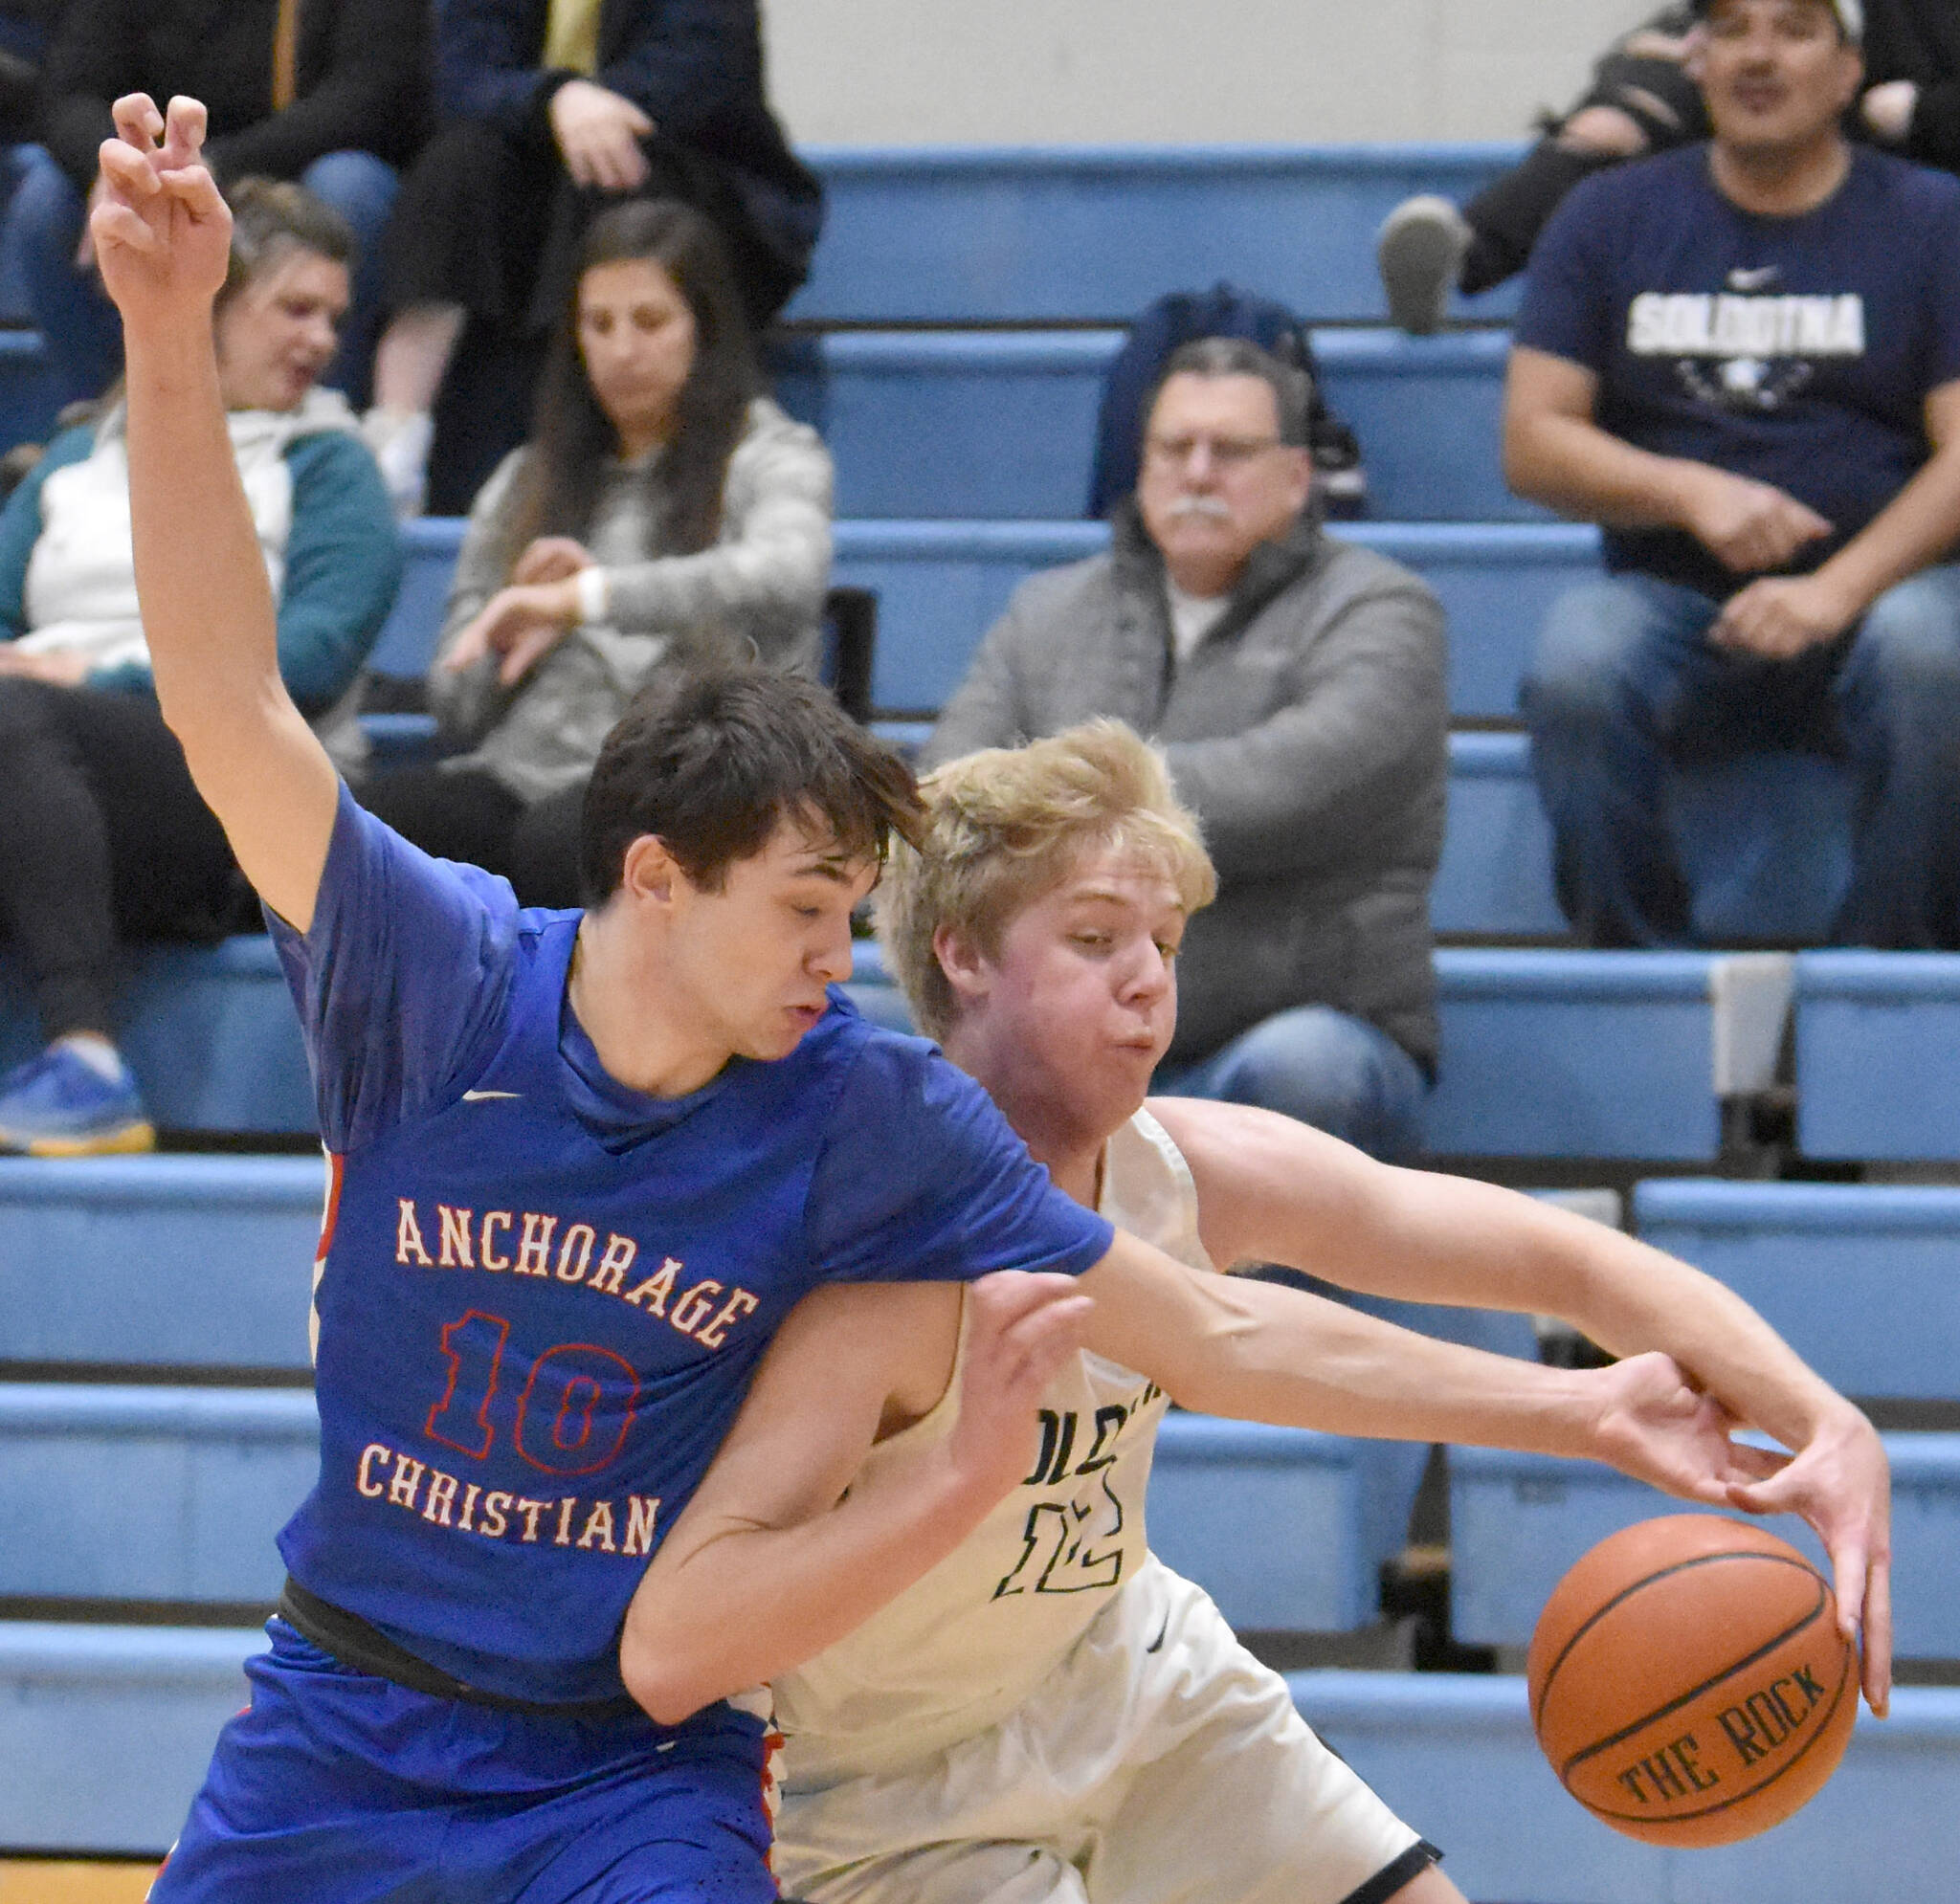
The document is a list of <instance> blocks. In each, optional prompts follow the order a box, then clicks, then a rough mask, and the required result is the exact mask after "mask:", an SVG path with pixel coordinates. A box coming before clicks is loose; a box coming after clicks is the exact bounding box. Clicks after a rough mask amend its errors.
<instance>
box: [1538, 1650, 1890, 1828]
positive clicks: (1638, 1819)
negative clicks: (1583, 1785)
mask: <svg viewBox="0 0 1960 1904" xmlns="http://www.w3.org/2000/svg"><path fill="white" fill-rule="evenodd" d="M1850 1673H1851V1651H1850V1649H1849V1648H1848V1647H1847V1648H1846V1649H1845V1656H1844V1660H1843V1663H1842V1664H1841V1666H1840V1667H1839V1669H1838V1688H1837V1691H1836V1692H1835V1693H1834V1694H1832V1696H1831V1705H1830V1709H1829V1711H1827V1712H1826V1713H1825V1715H1824V1717H1823V1721H1822V1723H1821V1724H1819V1725H1818V1727H1817V1729H1816V1731H1815V1732H1814V1733H1812V1734H1811V1736H1810V1737H1809V1738H1807V1739H1805V1740H1804V1742H1803V1743H1802V1744H1801V1745H1799V1746H1798V1747H1797V1748H1796V1750H1795V1751H1794V1752H1793V1754H1792V1755H1791V1757H1790V1761H1789V1763H1788V1764H1784V1765H1779V1766H1778V1767H1777V1768H1776V1770H1775V1771H1773V1772H1771V1774H1770V1776H1769V1777H1768V1778H1767V1779H1765V1780H1764V1781H1763V1782H1762V1783H1761V1784H1759V1785H1751V1786H1750V1787H1749V1788H1748V1791H1746V1792H1737V1793H1736V1794H1735V1795H1734V1796H1733V1797H1732V1798H1725V1799H1723V1800H1721V1801H1719V1802H1718V1803H1717V1804H1704V1806H1703V1807H1702V1808H1701V1810H1699V1811H1670V1812H1668V1813H1666V1814H1665V1815H1664V1816H1662V1817H1659V1818H1657V1817H1656V1816H1655V1815H1654V1813H1652V1812H1651V1811H1608V1810H1607V1809H1606V1807H1605V1806H1604V1805H1598V1804H1593V1802H1592V1801H1591V1800H1590V1799H1583V1798H1579V1794H1578V1793H1577V1792H1574V1791H1572V1789H1571V1787H1570V1785H1568V1786H1566V1789H1567V1791H1569V1792H1571V1796H1572V1797H1573V1798H1577V1799H1579V1803H1580V1804H1583V1805H1584V1806H1585V1807H1586V1809H1587V1810H1588V1811H1590V1812H1591V1813H1592V1814H1593V1816H1594V1817H1595V1818H1600V1819H1609V1818H1617V1819H1620V1820H1623V1821H1624V1822H1625V1823H1627V1824H1630V1825H1685V1824H1687V1823H1688V1822H1689V1821H1690V1820H1692V1819H1697V1818H1712V1817H1713V1816H1714V1815H1715V1813H1717V1812H1718V1811H1726V1810H1727V1809H1728V1808H1729V1806H1730V1805H1732V1804H1745V1803H1746V1802H1747V1801H1748V1800H1749V1799H1752V1798H1760V1797H1761V1796H1762V1794H1763V1793H1764V1792H1766V1791H1768V1790H1769V1789H1770V1787H1771V1785H1773V1784H1774V1783H1775V1782H1776V1781H1777V1780H1778V1779H1780V1778H1782V1777H1783V1775H1784V1774H1785V1773H1786V1772H1789V1771H1791V1770H1793V1768H1794V1767H1795V1766H1796V1765H1798V1764H1799V1763H1801V1761H1802V1760H1803V1756H1804V1754H1805V1753H1807V1752H1808V1751H1809V1750H1810V1749H1811V1747H1812V1746H1814V1745H1815V1743H1816V1742H1817V1740H1818V1739H1820V1738H1823V1736H1824V1735H1825V1734H1826V1733H1827V1732H1829V1731H1830V1729H1831V1721H1832V1719H1833V1718H1835V1717H1836V1716H1837V1714H1838V1707H1839V1706H1841V1705H1842V1704H1843V1703H1844V1682H1845V1680H1846V1679H1847V1678H1848V1677H1849V1676H1850Z"/></svg>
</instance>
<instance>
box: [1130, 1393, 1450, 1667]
mask: <svg viewBox="0 0 1960 1904" xmlns="http://www.w3.org/2000/svg"><path fill="white" fill-rule="evenodd" d="M1421 1458H1422V1457H1421V1455H1420V1454H1418V1458H1417V1463H1416V1465H1417V1466H1418V1467H1419V1462H1420V1459H1421ZM1410 1466H1411V1464H1410V1461H1409V1459H1408V1456H1407V1453H1406V1451H1405V1450H1403V1449H1402V1448H1401V1447H1400V1446H1398V1445H1397V1444H1394V1443H1384V1442H1367V1441H1348V1440H1344V1439H1343V1438H1341V1437H1340V1436H1337V1435H1327V1434H1312V1433H1309V1432H1308V1431H1307V1430H1305V1429H1303V1428H1270V1427H1267V1426H1266V1425H1264V1424H1263V1423H1259V1422H1228V1421H1217V1420H1214V1419H1213V1418H1212V1417H1211V1416H1208V1415H1186V1414H1177V1413H1172V1414H1171V1415H1169V1416H1168V1417H1167V1418H1166V1420H1165V1422H1164V1427H1163V1429H1162V1432H1161V1433H1160V1434H1159V1436H1158V1440H1157V1452H1156V1459H1155V1461H1154V1463H1153V1465H1152V1468H1151V1473H1150V1499H1149V1528H1150V1545H1151V1547H1152V1549H1153V1550H1154V1551H1155V1552H1156V1553H1157V1554H1158V1555H1160V1556H1161V1557H1162V1558H1163V1560H1164V1561H1166V1562H1167V1563H1168V1564H1169V1565H1170V1566H1172V1567H1175V1568H1176V1569H1177V1571H1178V1572H1179V1573H1182V1574H1185V1575H1187V1576H1188V1577H1189V1578H1191V1579H1192V1580H1194V1581H1196V1582H1197V1583H1198V1584H1199V1585H1200V1586H1202V1587H1203V1588H1204V1589H1205V1591H1206V1592H1207V1593H1209V1594H1210V1595H1211V1596H1212V1598H1213V1599H1214V1600H1215V1601H1216V1602H1217V1603H1218V1606H1219V1608H1220V1610H1221V1611H1222V1612H1223V1613H1224V1615H1225V1617H1226V1618H1227V1619H1228V1620H1230V1621H1231V1622H1232V1624H1233V1625H1234V1626H1236V1627H1243V1628H1245V1629H1246V1630H1247V1631H1260V1630H1267V1631H1289V1632H1350V1631H1352V1630H1354V1629H1355V1628H1357V1627H1365V1626H1368V1625H1370V1624H1371V1623H1372V1622H1373V1620H1374V1619H1375V1616H1376V1607H1377V1603H1378V1600H1379V1597H1380V1588H1379V1575H1380V1569H1381V1564H1382V1562H1383V1561H1385V1560H1387V1559H1388V1558H1389V1557H1390V1556H1391V1555H1392V1554H1396V1553H1399V1552H1400V1551H1401V1547H1402V1541H1403V1538H1404V1536H1405V1534H1406V1531H1407V1525H1408V1506H1409V1499H1408V1495H1409V1487H1408V1484H1407V1483H1408V1475H1407V1474H1406V1472H1405V1471H1407V1470H1408V1469H1409V1468H1410Z"/></svg>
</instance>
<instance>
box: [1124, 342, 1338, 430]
mask: <svg viewBox="0 0 1960 1904" xmlns="http://www.w3.org/2000/svg"><path fill="white" fill-rule="evenodd" d="M1173 377H1257V378H1258V380H1259V381H1260V382H1261V383H1262V384H1265V385H1267V386H1268V387H1270V388H1271V390H1272V392H1273V408H1274V410H1275V411H1276V412H1277V413H1278V415H1279V419H1280V441H1281V442H1282V443H1290V444H1292V445H1293V446H1294V447H1295V448H1296V449H1304V448H1306V445H1307V440H1308V439H1307V426H1308V424H1309V423H1310V422H1311V421H1312V417H1313V379H1312V378H1311V377H1309V376H1308V375H1307V374H1306V372H1305V371H1304V370H1303V369H1300V368H1299V367H1298V366H1297V365H1292V364H1282V363H1281V361H1280V359H1279V358H1277V357H1275V356H1274V355H1273V353H1272V352H1271V351H1270V350H1266V349H1264V348H1262V347H1261V346H1260V345H1258V344H1257V343H1252V342H1251V341H1250V340H1249V339H1247V338H1242V337H1201V338H1198V339H1197V340H1195V341H1194V342H1193V343H1182V344H1179V345H1178V347H1177V348H1176V349H1175V350H1173V351H1172V352H1171V353H1170V355H1169V357H1168V358H1167V359H1166V360H1165V363H1164V367H1163V369H1162V370H1160V371H1159V372H1158V373H1157V381H1156V382H1155V383H1154V384H1152V385H1151V386H1150V394H1149V397H1148V399H1147V401H1146V402H1145V404H1144V407H1143V410H1142V411H1141V415H1142V418H1143V428H1144V429H1145V430H1147V429H1148V428H1149V427H1150V412H1151V411H1152V410H1155V409H1156V408H1157V399H1158V398H1159V397H1160V396H1162V395H1163V394H1164V386H1165V385H1166V384H1168V383H1169V381H1170V380H1171V378H1173Z"/></svg>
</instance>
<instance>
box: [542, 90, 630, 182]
mask: <svg viewBox="0 0 1960 1904" xmlns="http://www.w3.org/2000/svg"><path fill="white" fill-rule="evenodd" d="M653 129H654V122H653V121H652V120H650V119H649V118H648V117H647V116H646V114H645V113H643V112H641V111H640V109H639V108H638V107H637V106H636V105H635V104H634V102H633V101H632V100H629V99H628V98H626V96H625V95H624V94H623V93H615V92H612V90H611V89H610V88H608V87H605V86H597V85H594V84H593V83H592V81H591V80H590V79H568V80H567V81H566V82H565V84H564V85H562V86H560V87H559V89H558V90H557V91H556V92H555V93H553V94H552V95H551V135H552V137H553V138H554V139H556V140H557V141H558V150H559V152H560V153H561V154H562V155H563V157H564V159H565V169H566V170H567V171H568V172H569V173H570V174H571V176H572V181H573V183H574V184H577V185H582V186H592V187H596V188H598V189H599V190H601V191H633V190H635V189H636V188H638V187H640V186H642V185H644V184H645V183H646V176H647V160H646V154H645V153H644V152H642V151H641V150H640V149H639V142H640V141H641V140H642V139H644V138H646V137H647V136H648V135H649V134H650V133H651V132H652V131H653Z"/></svg>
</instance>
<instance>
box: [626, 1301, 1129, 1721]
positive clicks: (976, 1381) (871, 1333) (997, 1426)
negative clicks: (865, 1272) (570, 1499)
mask: <svg viewBox="0 0 1960 1904" xmlns="http://www.w3.org/2000/svg"><path fill="white" fill-rule="evenodd" d="M968 1299H969V1307H970V1312H971V1314H970V1320H969V1325H968V1334H967V1356H966V1363H965V1371H964V1374H963V1376H962V1378H961V1384H962V1385H961V1390H960V1415H959V1421H958V1423H957V1425H956V1426H955V1428H953V1430H952V1432H951V1433H950V1434H949V1435H948V1436H947V1438H946V1439H945V1440H944V1441H941V1442H937V1443H933V1444H931V1445H929V1446H927V1447H925V1448H924V1449H922V1450H920V1452H919V1453H918V1454H917V1455H916V1456H913V1457H911V1458H909V1459H907V1460H905V1461H903V1462H894V1463H893V1464H892V1465H891V1466H890V1467H889V1468H887V1469H885V1470H883V1471H881V1472H880V1473H878V1474H877V1475H875V1476H874V1477H873V1478H872V1479H870V1480H868V1481H865V1482H862V1483H859V1484H858V1485H856V1486H854V1485H853V1482H854V1481H855V1480H856V1478H857V1472H858V1469H859V1467H860V1466H861V1465H862V1463H863V1460H864V1456H865V1454H866V1452H867V1451H868V1450H870V1448H871V1445H872V1443H873V1441H874V1440H876V1439H877V1437H878V1433H879V1430H880V1422H881V1421H882V1419H883V1418H884V1416H885V1414H886V1411H887V1407H888V1405H889V1404H890V1403H891V1402H892V1401H893V1398H894V1397H895V1395H899V1394H902V1392H904V1390H905V1388H906V1386H907V1385H908V1383H909V1382H911V1381H914V1380H916V1378H913V1377H912V1376H911V1375H910V1371H911V1370H912V1369H914V1368H916V1367H917V1366H918V1364H919V1362H920V1360H921V1350H922V1347H923V1349H924V1362H925V1364H926V1365H927V1367H928V1369H930V1368H931V1367H933V1366H935V1365H936V1369H937V1384H936V1385H935V1384H933V1383H932V1382H931V1380H930V1379H928V1382H927V1389H926V1392H924V1393H921V1394H920V1395H919V1396H918V1398H917V1400H916V1401H915V1403H914V1404H913V1406H912V1407H911V1409H910V1410H909V1412H911V1413H913V1414H922V1413H924V1411H925V1409H926V1408H928V1407H930V1406H931V1405H932V1403H933V1401H934V1400H936V1399H937V1390H938V1386H943V1385H944V1383H945V1379H946V1374H947V1370H948V1369H949V1368H950V1367H951V1365H952V1359H953V1348H954V1345H955V1343H956V1341H957V1339H958V1333H959V1326H960V1286H959V1285H958V1284H956V1283H896V1284H838V1285H833V1286H831V1287H829V1288H826V1289H821V1290H818V1291H817V1292H816V1293H815V1294H814V1295H809V1296H806V1297H805V1298H804V1300H803V1301H802V1302H801V1303H800V1304H799V1305H798V1306H797V1308H796V1309H795V1311H794V1312H793V1313H792V1314H791V1317H790V1318H789V1320H788V1321H787V1322H785V1323H784V1325H783V1327H782V1328H781V1329H780V1330H779V1331H778V1332H777V1335H776V1338H775V1340H774V1341H773V1342H771V1343H770V1345H769V1350H768V1355H767V1356H766V1357H765V1358H764V1361H763V1364H762V1367H761V1369H760V1371H759V1372H758V1374H757V1376H756V1379H755V1382H754V1384H753V1385H752V1386H751V1388H750V1389H749V1392H748V1396H747V1399H746V1401H745V1402H744V1404H743V1406H742V1413H741V1414H740V1416H739V1417H738V1418H737V1420H736V1423H735V1426H734V1428H731V1429H730V1430H729V1433H728V1438H727V1439H726V1440H725V1441H724V1443H723V1444H722V1447H721V1450H720V1451H719V1452H718V1453H717V1454H716V1456H715V1459H714V1464H713V1466H711V1467H710V1468H709V1470H708V1472H707V1475H706V1477H705V1478H704V1479H703V1480H702V1485H701V1487H700V1488H699V1489H698V1490H697V1491H696V1493H695V1495H694V1498H693V1499H692V1500H691V1501H690V1502H689V1503H688V1505H687V1508H686V1510H685V1511H684V1512H683V1513H682V1514H681V1516H680V1518H679V1520H677V1521H676V1522H675V1523H674V1526H673V1529H672V1531H671V1532H670V1533H669V1534H668V1535H667V1538H666V1539H665V1540H663V1541H662V1542H661V1544H660V1548H659V1551H658V1552H657V1554H656V1555H655V1556H654V1559H653V1561H652V1562H651V1563H650V1564H649V1566H648V1568H647V1572H646V1576H645V1578H644V1579H643V1580H642V1581H641V1583H640V1587H639V1591H638V1592H637V1593H636V1594H635V1596H634V1600H633V1604H632V1605H631V1606H630V1607H629V1608H628V1609H627V1615H626V1625H625V1628H624V1631H623V1632H622V1634H621V1636H620V1643H619V1666H620V1673H621V1676H622V1677H623V1678H624V1679H625V1681H626V1686H627V1690H628V1691H629V1692H630V1693H632V1694H633V1695H634V1697H635V1699H637V1700H638V1701H639V1703H640V1704H641V1706H643V1707H644V1708H645V1709H646V1711H647V1712H648V1713H649V1714H651V1715H652V1716H653V1717H654V1718H656V1719H657V1720H658V1721H660V1722H661V1723H662V1724H668V1725H672V1724H678V1723H679V1721H680V1720H681V1719H683V1718H685V1717H686V1716H688V1714H690V1713H693V1712H697V1711H699V1710H700V1709H701V1708H702V1706H704V1705H706V1704H708V1703H709V1701H710V1700H713V1699H718V1698H725V1697H726V1696H728V1695H729V1694H732V1693H738V1692H741V1691H744V1690H745V1689H746V1688H748V1687H751V1686H758V1685H761V1684H763V1683H765V1682H766V1681H768V1680H769V1679H772V1678H774V1677H776V1676H777V1675H778V1674H781V1673H784V1672H790V1671H791V1669H792V1668H794V1667H797V1666H800V1665H801V1664H802V1663H803V1662H804V1661H805V1660H807V1659H811V1658H813V1657H814V1656H815V1655H816V1654H817V1653H819V1652H821V1651H822V1650H823V1649H825V1648H826V1647H828V1646H831V1645H834V1644H835V1642H836V1641H838V1640H840V1639H842V1638H843V1637H844V1635H845V1634H847V1633H849V1632H850V1631H851V1630H852V1629H853V1628H854V1627H858V1626H860V1625H862V1623H863V1622H864V1621H865V1620H867V1619H869V1618H870V1617H871V1615H872V1614H873V1613H875V1612H877V1611H878V1609H879V1608H880V1606H882V1605H885V1603H886V1602H887V1601H890V1600H892V1599H895V1598H896V1597H897V1596H898V1595H899V1594H900V1593H902V1592H903V1591H904V1589H905V1588H906V1587H908V1586H910V1585H911V1584H912V1583H913V1582H914V1581H916V1580H918V1579H920V1578H921V1577H922V1576H923V1575H924V1574H925V1573H927V1572H929V1571H930V1570H931V1568H933V1567H934V1566H936V1565H937V1564H938V1563H939V1562H940V1561H942V1560H944V1559H945V1558H946V1557H947V1555H948V1554H949V1553H951V1552H952V1550H953V1549H954V1548H955V1547H957V1546H958V1545H959V1543H960V1542H961V1541H962V1540H964V1539H966V1538H967V1536H968V1535H969V1534H970V1533H971V1532H972V1531H973V1529H974V1528H975V1527H977V1526H978V1525H979V1523H980V1521H981V1519H982V1518H983V1517H985V1516H986V1514H987V1512H988V1510H989V1509H991V1507H992V1506H993V1504H994V1503H995V1502H996V1501H997V1500H999V1499H1000V1498H1001V1497H1002V1496H1003V1495H1004V1494H1007V1493H1008V1492H1009V1490H1010V1489H1012V1488H1013V1487H1014V1486H1015V1485H1016V1484H1017V1483H1018V1482H1019V1481H1020V1480H1021V1479H1022V1478H1023V1477H1024V1476H1025V1475H1026V1473H1027V1472H1028V1469H1029V1466H1030V1465H1031V1463H1032V1461H1033V1459H1034V1455H1035V1428H1036V1405H1037V1404H1038V1403H1039V1401H1040V1399H1041V1394H1042V1391H1043V1390H1044V1389H1045V1388H1046V1387H1047V1385H1048V1383H1049V1381H1050V1379H1051V1378H1052V1377H1053V1375H1054V1373H1055V1371H1056V1369H1057V1368H1058V1366H1059V1365H1060V1363H1061V1362H1062V1360H1063V1358H1064V1357H1066V1356H1068V1355H1071V1354H1073V1353H1074V1351H1075V1349H1076V1347H1077V1345H1078V1343H1079V1341H1080V1333H1081V1327H1082V1323H1083V1320H1084V1317H1086V1315H1087V1313H1088V1310H1089V1306H1090V1305H1089V1303H1088V1302H1087V1301H1086V1300H1085V1299H1084V1298H1083V1297H1082V1296H1081V1295H1080V1294H1079V1293H1078V1291H1077V1287H1076V1284H1075V1282H1074V1281H1073V1279H1072V1278H1070V1277H1067V1276H1060V1275H1047V1274H1043V1275H1028V1274H1023V1273H1019V1272H1016V1271H1011V1270H1010V1271H1002V1272H999V1273H995V1274H993V1275H991V1276H983V1277H981V1278H980V1279H979V1280H978V1281H977V1282H975V1283H973V1284H972V1285H971V1293H970V1295H969V1298H968ZM846 1489H849V1490H850V1492H849V1494H846V1493H845V1490H846ZM704 1615H706V1616H707V1617H704Z"/></svg>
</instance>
